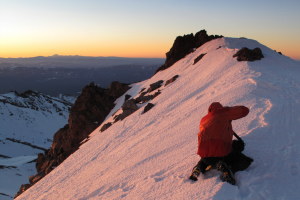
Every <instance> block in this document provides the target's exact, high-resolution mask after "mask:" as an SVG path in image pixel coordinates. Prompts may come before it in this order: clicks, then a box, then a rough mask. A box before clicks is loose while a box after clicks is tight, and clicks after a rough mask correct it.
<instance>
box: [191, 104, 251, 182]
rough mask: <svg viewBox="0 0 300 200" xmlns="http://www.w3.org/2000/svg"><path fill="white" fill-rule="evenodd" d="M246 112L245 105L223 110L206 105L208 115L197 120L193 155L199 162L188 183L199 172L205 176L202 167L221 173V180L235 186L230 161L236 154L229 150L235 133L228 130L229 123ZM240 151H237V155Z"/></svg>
mask: <svg viewBox="0 0 300 200" xmlns="http://www.w3.org/2000/svg"><path fill="white" fill-rule="evenodd" d="M248 113H249V109H248V108H247V107H245V106H233V107H223V106H222V104H220V103H219V102H214V103H212V104H211V105H210V106H209V109H208V114H207V115H206V116H204V117H203V118H202V119H201V121H200V132H199V133H198V152H197V153H198V155H199V156H200V157H201V159H200V161H199V162H198V164H197V165H196V166H195V167H194V169H193V173H192V175H191V177H190V179H191V180H194V181H196V180H197V176H198V175H199V174H200V172H202V173H205V170H206V168H207V167H208V166H212V167H214V168H216V169H218V170H219V171H221V172H222V174H221V176H220V178H221V180H222V181H227V182H229V183H231V184H233V185H235V179H234V176H233V172H232V171H231V166H230V162H232V161H233V160H234V159H235V158H234V157H236V151H234V150H233V149H232V147H233V140H232V138H233V135H234V134H235V133H234V131H233V130H232V125H231V121H232V120H237V119H240V118H243V117H245V116H246V115H248ZM240 140H241V139H240ZM237 143H241V142H237ZM242 143H243V142H242ZM242 145H244V144H242ZM234 146H235V145H234ZM242 150H243V147H242ZM242 150H239V151H240V152H239V153H241V151H242ZM243 156H244V155H243ZM240 157H241V156H240ZM245 157H246V156H245ZM249 159H251V158H249ZM252 161H253V160H252V159H251V162H252ZM251 162H250V163H251ZM249 165H250V164H249ZM249 165H247V167H248V166H249Z"/></svg>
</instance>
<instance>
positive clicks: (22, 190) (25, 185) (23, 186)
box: [15, 184, 31, 198]
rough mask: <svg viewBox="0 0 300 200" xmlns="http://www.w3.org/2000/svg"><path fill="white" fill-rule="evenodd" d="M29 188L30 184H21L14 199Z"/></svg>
mask: <svg viewBox="0 0 300 200" xmlns="http://www.w3.org/2000/svg"><path fill="white" fill-rule="evenodd" d="M30 187H31V184H22V185H21V187H20V189H19V191H18V192H17V194H16V195H15V198H17V196H19V195H20V194H22V193H23V192H25V191H26V190H27V189H28V188H30Z"/></svg>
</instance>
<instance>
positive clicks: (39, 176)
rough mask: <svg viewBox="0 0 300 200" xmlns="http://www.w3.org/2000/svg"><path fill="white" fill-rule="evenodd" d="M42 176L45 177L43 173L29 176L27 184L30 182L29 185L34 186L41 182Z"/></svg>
mask: <svg viewBox="0 0 300 200" xmlns="http://www.w3.org/2000/svg"><path fill="white" fill-rule="evenodd" d="M44 176H45V174H44V173H43V172H42V173H39V174H36V175H33V176H30V177H29V182H30V184H34V183H36V182H38V181H39V180H41V179H42V178H43V177H44Z"/></svg>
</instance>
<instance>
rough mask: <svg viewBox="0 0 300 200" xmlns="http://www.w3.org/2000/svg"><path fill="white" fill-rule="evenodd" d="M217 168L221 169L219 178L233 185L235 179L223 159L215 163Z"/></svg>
mask: <svg viewBox="0 0 300 200" xmlns="http://www.w3.org/2000/svg"><path fill="white" fill-rule="evenodd" d="M217 169H218V170H219V171H221V175H220V179H221V180H222V181H223V182H224V181H226V182H228V183H230V184H232V185H235V183H236V181H235V178H234V175H233V173H232V171H231V169H230V167H229V166H228V165H227V164H226V163H225V162H223V161H220V162H219V163H218V164H217Z"/></svg>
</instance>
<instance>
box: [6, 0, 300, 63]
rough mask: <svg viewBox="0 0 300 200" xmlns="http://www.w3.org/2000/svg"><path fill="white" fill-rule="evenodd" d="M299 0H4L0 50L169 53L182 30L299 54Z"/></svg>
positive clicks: (16, 53) (23, 53) (11, 53)
mask: <svg viewBox="0 0 300 200" xmlns="http://www.w3.org/2000/svg"><path fill="white" fill-rule="evenodd" d="M299 7H300V2H299V1H297V0H287V1H279V0H273V1H271V0H265V1H258V0H253V1H251V3H249V2H242V1H237V0H230V1H226V2H225V1H220V0H217V1H213V2H207V1H202V0H199V1H196V0H185V1H183V0H164V1H159V0H153V1H146V0H126V1H121V0H111V1H104V0H98V1H96V0H89V1H71V0H65V1H58V0H52V1H50V0H45V1H38V0H28V1H21V0H10V1H4V0H0V27H1V29H0V57H35V56H51V55H54V54H59V55H80V56H116V57H145V58H164V57H165V53H166V52H167V51H168V50H169V48H170V47H171V45H172V43H173V41H174V39H175V38H176V37H177V36H178V35H184V34H186V33H196V32H197V31H199V30H201V29H206V30H207V32H208V34H210V35H211V34H219V35H224V36H226V37H246V38H250V39H254V40H257V41H259V42H261V43H263V44H265V45H267V46H269V47H270V48H272V49H274V50H277V51H280V52H282V53H283V54H284V55H287V56H289V57H292V58H294V59H298V60H300V45H299V44H300V38H299V35H300V26H299V23H298V19H299V18H300V13H299Z"/></svg>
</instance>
